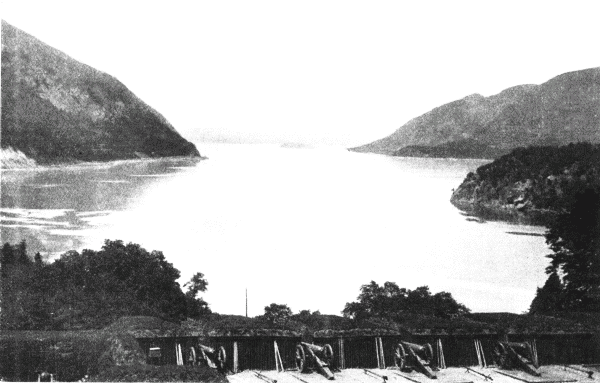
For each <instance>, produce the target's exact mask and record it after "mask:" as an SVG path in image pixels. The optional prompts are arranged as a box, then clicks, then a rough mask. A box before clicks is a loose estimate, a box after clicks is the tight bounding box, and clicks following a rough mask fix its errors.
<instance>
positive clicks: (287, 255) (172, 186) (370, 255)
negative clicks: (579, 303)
mask: <svg viewBox="0 0 600 383" xmlns="http://www.w3.org/2000/svg"><path fill="white" fill-rule="evenodd" d="M197 146H198V147H199V149H200V151H201V152H202V154H203V155H206V156H208V157H209V159H208V160H205V161H200V162H194V161H190V160H187V159H178V160H173V159H168V160H146V161H120V162H115V163H110V164H96V165H86V166H67V167H62V168H47V169H37V170H7V171H3V172H2V179H1V183H2V199H1V219H2V222H1V225H2V231H1V238H2V242H3V243H4V242H7V241H9V242H11V243H14V242H18V241H20V240H21V239H25V240H26V241H27V243H28V247H29V249H30V250H31V251H40V252H41V253H42V255H43V256H44V257H46V259H48V260H51V259H53V258H54V257H57V256H59V255H60V254H61V253H63V252H65V251H67V250H71V249H75V250H80V249H83V248H90V249H99V248H100V247H101V246H102V243H103V241H104V239H122V240H124V241H125V242H134V243H139V244H140V245H142V246H143V247H145V248H146V249H148V250H161V251H163V252H164V254H165V256H166V258H167V260H169V261H170V262H172V263H173V264H174V265H175V267H177V268H178V269H179V270H181V274H182V279H181V282H182V284H183V283H184V282H185V281H187V280H188V279H189V278H190V277H191V275H192V274H193V273H195V272H197V271H200V272H202V273H204V274H205V276H206V278H207V279H208V282H209V287H208V291H207V292H206V293H205V295H204V298H205V300H206V301H208V302H209V303H210V305H211V308H212V309H213V311H216V312H220V313H224V314H240V315H243V314H244V310H245V290H246V289H247V290H248V307H249V315H251V316H254V315H258V314H262V313H263V308H264V306H267V305H269V304H270V303H286V304H288V305H289V306H290V307H291V308H292V310H293V311H294V312H298V311H300V310H302V309H310V310H320V311H321V312H322V313H330V314H339V313H340V311H341V310H342V309H343V307H344V304H345V303H346V302H349V301H353V300H355V299H356V297H357V296H358V294H359V289H360V286H361V285H362V284H366V283H368V282H370V281H371V280H374V281H376V282H378V283H380V284H382V283H383V282H385V281H394V282H396V283H397V284H398V285H399V286H400V287H406V288H410V289H413V288H415V287H418V286H422V285H428V286H429V287H430V289H431V290H432V291H433V292H438V291H448V292H450V293H452V295H453V296H454V297H455V298H456V299H457V300H458V301H459V302H461V303H463V304H465V305H466V306H467V307H469V308H470V309H471V310H473V311H509V312H516V313H521V312H523V311H525V310H527V309H528V308H529V304H530V303H531V300H532V299H533V297H534V295H535V291H536V287H539V286H542V285H543V283H544V281H545V278H546V276H545V274H544V268H545V267H546V266H547V264H548V259H547V258H545V257H544V256H545V255H546V254H548V253H549V252H550V251H549V250H548V247H547V246H546V245H545V241H544V237H542V236H539V234H543V233H544V231H545V229H544V228H543V227H535V226H520V225H516V224H510V223H502V222H484V223H483V222H477V221H475V220H473V219H470V218H469V217H467V216H465V215H463V214H461V212H460V211H458V210H457V209H456V208H455V207H453V206H452V205H451V204H450V202H449V198H450V195H451V193H452V189H453V188H455V187H457V186H458V185H459V184H460V182H461V181H462V180H463V179H464V177H465V175H466V174H467V173H468V172H469V171H473V170H475V169H476V168H477V167H478V166H480V165H482V164H484V163H486V161H483V160H456V159H427V158H398V157H386V156H380V155H374V154H362V153H352V152H348V151H346V150H344V149H342V148H326V147H322V148H303V149H301V148H283V147H279V146H276V145H242V144H239V145H233V144H202V143H200V144H198V145H197ZM514 232H521V233H533V234H537V236H532V235H515V234H512V233H514Z"/></svg>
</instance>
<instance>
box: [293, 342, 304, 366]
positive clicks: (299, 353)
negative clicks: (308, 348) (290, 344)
mask: <svg viewBox="0 0 600 383" xmlns="http://www.w3.org/2000/svg"><path fill="white" fill-rule="evenodd" d="M295 359H296V367H298V371H300V372H304V369H305V368H306V354H305V353H304V347H302V345H301V344H299V345H297V346H296V358H295Z"/></svg>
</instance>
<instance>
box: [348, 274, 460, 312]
mask: <svg viewBox="0 0 600 383" xmlns="http://www.w3.org/2000/svg"><path fill="white" fill-rule="evenodd" d="M360 290H361V292H360V295H359V296H358V301H356V302H349V303H346V306H345V308H344V311H343V314H344V316H346V317H350V318H353V319H355V320H359V321H360V320H364V319H369V318H382V319H389V320H392V321H394V320H396V321H398V320H401V319H402V317H403V315H406V314H421V315H427V316H435V317H451V316H457V315H462V314H466V313H468V312H469V309H468V308H466V307H465V306H464V305H462V304H460V303H458V302H456V300H454V298H453V297H452V294H450V293H447V292H439V293H436V294H431V292H430V291H429V287H427V286H421V287H417V288H416V289H414V290H409V289H405V288H400V287H398V285H397V284H396V283H394V282H385V283H384V284H383V286H379V285H378V284H377V283H376V282H374V281H371V283H369V284H367V285H363V286H361V288H360Z"/></svg>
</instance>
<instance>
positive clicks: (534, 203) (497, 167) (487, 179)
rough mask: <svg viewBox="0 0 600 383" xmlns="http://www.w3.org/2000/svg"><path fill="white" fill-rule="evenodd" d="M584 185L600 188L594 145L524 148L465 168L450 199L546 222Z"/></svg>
mask: <svg viewBox="0 0 600 383" xmlns="http://www.w3.org/2000/svg"><path fill="white" fill-rule="evenodd" d="M588 188H594V189H597V190H600V145H598V144H596V145H593V144H589V143H578V144H569V145H566V146H562V147H551V146H548V147H529V148H521V149H516V150H514V151H513V152H511V153H510V154H507V155H504V156H502V157H500V158H498V159H497V160H495V161H493V162H491V163H489V164H486V165H483V166H481V167H479V168H478V169H477V170H476V171H475V172H474V173H469V174H468V175H467V177H466V178H465V180H464V181H463V182H462V184H461V185H460V186H459V187H458V188H457V189H456V190H455V191H454V193H453V194H452V197H451V199H450V201H451V202H452V203H453V204H454V205H455V206H457V207H458V208H460V209H462V210H465V211H467V212H469V213H471V214H474V215H477V216H480V217H482V218H488V219H500V220H508V221H518V222H522V223H533V224H546V223H548V222H549V220H550V219H552V218H553V217H554V216H556V215H557V214H558V213H562V212H564V211H566V210H567V209H568V207H569V206H570V205H571V204H572V202H573V201H574V197H575V196H576V195H577V194H578V193H581V192H583V191H584V190H586V189H588Z"/></svg>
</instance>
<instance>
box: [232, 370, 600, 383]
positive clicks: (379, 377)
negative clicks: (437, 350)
mask: <svg viewBox="0 0 600 383" xmlns="http://www.w3.org/2000/svg"><path fill="white" fill-rule="evenodd" d="M471 369H472V370H474V371H477V372H479V373H481V374H483V375H485V376H486V377H484V376H481V375H478V374H476V373H474V372H472V371H468V370H467V369H466V368H464V367H452V368H446V369H443V370H440V371H438V372H437V373H436V375H437V377H438V378H437V380H435V382H437V383H571V382H573V383H574V382H582V383H586V382H588V383H595V382H600V371H597V370H596V371H595V372H594V374H593V376H592V378H590V377H589V376H588V374H587V373H585V372H583V371H578V369H581V370H591V369H590V368H585V367H582V366H573V368H568V367H563V366H542V367H540V369H539V372H540V373H541V374H542V376H541V377H535V376H532V375H528V374H526V373H524V372H519V371H505V370H499V369H496V368H478V367H471ZM368 371H369V372H366V370H364V369H347V370H342V371H341V372H336V373H334V376H335V380H336V381H338V382H344V383H346V382H347V383H377V382H378V381H379V382H380V383H386V382H389V383H396V382H398V383H433V382H434V380H431V379H429V378H427V377H426V376H424V375H422V374H419V373H417V372H412V373H405V372H400V371H398V370H392V369H387V370H380V369H368ZM259 373H260V374H262V375H264V376H266V377H267V378H266V379H262V378H260V377H259V376H257V375H256V373H255V372H254V371H243V372H240V373H238V374H235V375H229V376H228V377H227V379H228V380H229V382H230V383H325V382H326V381H327V379H326V378H325V377H324V376H322V375H320V374H318V373H316V372H314V373H309V374H301V373H299V372H297V371H286V372H276V371H259ZM502 373H505V374H509V375H510V376H507V375H504V374H502Z"/></svg>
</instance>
